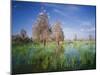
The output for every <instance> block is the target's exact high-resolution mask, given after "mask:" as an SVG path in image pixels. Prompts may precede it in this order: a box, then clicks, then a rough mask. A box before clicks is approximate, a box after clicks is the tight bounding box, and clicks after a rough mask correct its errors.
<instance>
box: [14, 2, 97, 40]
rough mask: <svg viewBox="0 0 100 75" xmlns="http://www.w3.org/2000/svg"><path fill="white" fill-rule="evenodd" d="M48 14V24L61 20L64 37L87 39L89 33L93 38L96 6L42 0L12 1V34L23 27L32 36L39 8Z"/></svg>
mask: <svg viewBox="0 0 100 75" xmlns="http://www.w3.org/2000/svg"><path fill="white" fill-rule="evenodd" d="M42 7H43V8H44V10H45V11H46V13H47V15H48V19H49V25H50V26H52V25H54V24H55V22H56V21H60V22H61V27H62V30H63V32H64V37H65V39H73V38H74V36H75V35H77V38H79V39H81V38H83V39H88V38H89V35H91V36H92V37H93V38H94V39H95V31H96V28H95V27H96V7H95V6H87V5H72V4H56V3H44V2H22V1H13V2H12V34H18V33H19V32H20V31H21V29H25V30H26V31H27V34H28V36H29V37H31V36H32V26H34V23H35V22H36V20H37V17H38V15H39V13H40V12H41V8H42Z"/></svg>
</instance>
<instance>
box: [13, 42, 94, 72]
mask: <svg viewBox="0 0 100 75" xmlns="http://www.w3.org/2000/svg"><path fill="white" fill-rule="evenodd" d="M95 68H96V51H95V42H94V41H73V42H72V43H71V44H69V43H67V42H64V43H63V45H61V46H57V45H56V43H55V42H50V43H48V44H47V45H46V46H44V45H43V44H34V43H27V44H15V43H14V44H12V70H13V72H14V73H29V72H49V71H65V70H82V69H95Z"/></svg>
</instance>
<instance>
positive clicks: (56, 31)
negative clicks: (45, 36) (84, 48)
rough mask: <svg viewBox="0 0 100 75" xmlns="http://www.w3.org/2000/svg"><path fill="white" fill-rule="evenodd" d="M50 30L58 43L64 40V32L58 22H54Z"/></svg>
mask: <svg viewBox="0 0 100 75" xmlns="http://www.w3.org/2000/svg"><path fill="white" fill-rule="evenodd" d="M52 32H53V36H54V38H55V41H56V42H57V44H58V45H59V42H60V41H63V40H64V34H63V31H62V28H61V23H60V22H56V23H55V25H54V26H53V27H52Z"/></svg>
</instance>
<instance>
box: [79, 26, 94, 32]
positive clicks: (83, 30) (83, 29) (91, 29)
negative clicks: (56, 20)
mask: <svg viewBox="0 0 100 75" xmlns="http://www.w3.org/2000/svg"><path fill="white" fill-rule="evenodd" d="M80 31H82V32H93V31H95V28H94V27H92V28H81V29H80Z"/></svg>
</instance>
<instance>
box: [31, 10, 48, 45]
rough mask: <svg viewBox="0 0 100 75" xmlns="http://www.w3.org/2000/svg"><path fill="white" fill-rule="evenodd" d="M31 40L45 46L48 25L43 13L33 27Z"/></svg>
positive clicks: (46, 17)
mask: <svg viewBox="0 0 100 75" xmlns="http://www.w3.org/2000/svg"><path fill="white" fill-rule="evenodd" d="M32 34H33V36H32V39H33V40H36V39H37V40H38V42H42V43H43V44H44V45H46V42H47V40H48V37H49V23H48V16H47V14H46V13H45V12H41V13H40V14H39V16H38V19H37V21H36V24H35V26H34V27H33V33H32Z"/></svg>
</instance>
